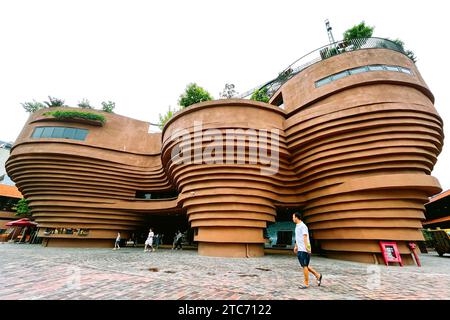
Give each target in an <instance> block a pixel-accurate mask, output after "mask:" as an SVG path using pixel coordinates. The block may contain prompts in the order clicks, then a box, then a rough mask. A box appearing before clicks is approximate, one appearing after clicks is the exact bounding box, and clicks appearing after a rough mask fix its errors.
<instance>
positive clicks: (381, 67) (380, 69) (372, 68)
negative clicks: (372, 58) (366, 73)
mask: <svg viewBox="0 0 450 320" xmlns="http://www.w3.org/2000/svg"><path fill="white" fill-rule="evenodd" d="M369 70H370V71H382V70H384V68H383V66H377V65H373V66H369Z"/></svg>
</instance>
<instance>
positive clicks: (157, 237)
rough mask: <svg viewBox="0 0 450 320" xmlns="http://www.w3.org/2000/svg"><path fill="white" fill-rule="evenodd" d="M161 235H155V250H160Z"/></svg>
mask: <svg viewBox="0 0 450 320" xmlns="http://www.w3.org/2000/svg"><path fill="white" fill-rule="evenodd" d="M159 242H160V235H159V233H157V234H155V249H159Z"/></svg>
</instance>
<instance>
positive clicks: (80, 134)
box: [74, 129, 88, 140]
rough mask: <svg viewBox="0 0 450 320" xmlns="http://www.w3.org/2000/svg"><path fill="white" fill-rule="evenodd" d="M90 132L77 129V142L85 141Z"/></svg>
mask: <svg viewBox="0 0 450 320" xmlns="http://www.w3.org/2000/svg"><path fill="white" fill-rule="evenodd" d="M87 133H88V131H87V130H86V129H77V130H76V131H75V137H74V138H75V139H76V140H84V139H86V135H87Z"/></svg>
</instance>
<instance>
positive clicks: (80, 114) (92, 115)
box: [44, 110, 106, 123]
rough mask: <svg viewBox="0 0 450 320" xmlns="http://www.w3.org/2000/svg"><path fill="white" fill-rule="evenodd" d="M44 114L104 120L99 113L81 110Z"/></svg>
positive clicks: (57, 116)
mask: <svg viewBox="0 0 450 320" xmlns="http://www.w3.org/2000/svg"><path fill="white" fill-rule="evenodd" d="M44 115H45V116H53V117H55V118H57V119H73V118H80V119H86V120H93V121H100V122H101V123H105V122H106V118H105V116H103V115H101V114H96V113H91V112H82V111H60V110H58V111H51V112H46V113H44Z"/></svg>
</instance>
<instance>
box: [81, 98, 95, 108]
mask: <svg viewBox="0 0 450 320" xmlns="http://www.w3.org/2000/svg"><path fill="white" fill-rule="evenodd" d="M78 106H79V107H80V108H83V109H94V108H93V107H92V106H91V105H90V103H89V100H88V99H83V100H81V101H80V102H78Z"/></svg>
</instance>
